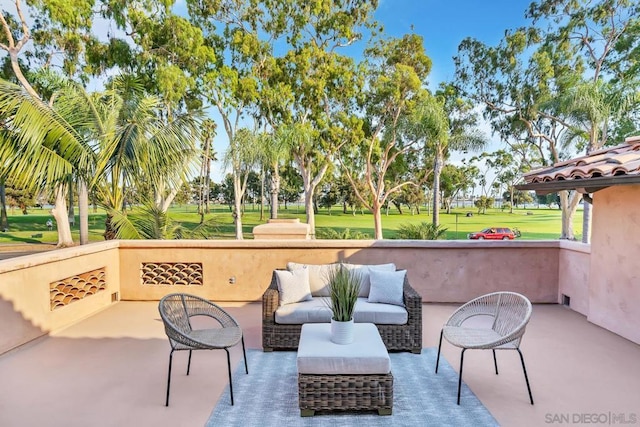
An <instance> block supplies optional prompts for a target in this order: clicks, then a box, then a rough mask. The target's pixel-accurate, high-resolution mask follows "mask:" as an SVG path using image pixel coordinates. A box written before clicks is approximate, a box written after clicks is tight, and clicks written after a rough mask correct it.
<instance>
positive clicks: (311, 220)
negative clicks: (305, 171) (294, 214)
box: [304, 184, 316, 239]
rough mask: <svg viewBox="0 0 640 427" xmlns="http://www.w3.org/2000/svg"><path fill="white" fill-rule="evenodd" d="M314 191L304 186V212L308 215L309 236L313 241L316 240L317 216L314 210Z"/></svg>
mask: <svg viewBox="0 0 640 427" xmlns="http://www.w3.org/2000/svg"><path fill="white" fill-rule="evenodd" d="M313 190H314V188H313V187H311V186H307V185H306V184H305V186H304V212H305V213H306V214H307V224H309V234H310V236H311V238H312V239H315V238H316V216H315V211H314V210H313Z"/></svg>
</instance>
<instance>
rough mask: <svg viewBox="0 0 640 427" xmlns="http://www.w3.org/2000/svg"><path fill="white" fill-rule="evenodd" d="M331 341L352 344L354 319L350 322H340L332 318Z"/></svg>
mask: <svg viewBox="0 0 640 427" xmlns="http://www.w3.org/2000/svg"><path fill="white" fill-rule="evenodd" d="M331 341H332V342H334V343H336V344H351V343H352V342H353V319H351V320H349V321H348V322H338V321H335V320H333V319H331Z"/></svg>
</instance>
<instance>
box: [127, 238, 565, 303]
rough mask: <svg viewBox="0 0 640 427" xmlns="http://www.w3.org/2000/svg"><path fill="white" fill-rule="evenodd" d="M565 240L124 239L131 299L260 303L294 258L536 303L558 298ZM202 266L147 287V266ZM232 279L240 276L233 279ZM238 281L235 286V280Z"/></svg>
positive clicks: (440, 296)
mask: <svg viewBox="0 0 640 427" xmlns="http://www.w3.org/2000/svg"><path fill="white" fill-rule="evenodd" d="M558 253H559V243H558V242H530V241H529V242H526V241H509V242H478V241H447V242H445V241H442V242H419V241H397V240H393V241H338V240H335V241H330V240H327V241H322V240H312V241H293V240H290V241H275V240H273V241H266V240H263V241H255V240H254V241H201V240H200V241H156V242H145V241H122V242H120V274H121V275H120V289H121V298H122V299H124V300H157V299H159V298H161V297H162V296H163V295H166V294H167V293H169V292H176V291H178V292H179V291H185V292H191V293H194V294H196V295H200V296H203V297H205V298H209V299H212V300H217V301H256V300H259V299H260V298H261V297H262V294H263V292H264V290H265V289H266V287H267V286H268V285H269V282H270V280H271V273H272V271H273V269H275V268H284V267H285V266H286V263H287V262H288V261H295V262H301V263H310V264H321V263H330V262H336V261H340V260H342V261H346V262H351V263H357V264H378V263H387V262H394V263H395V264H396V265H397V266H398V267H399V268H404V269H407V271H408V275H409V280H410V282H411V284H412V285H413V286H414V287H415V288H416V290H417V291H418V292H419V293H420V294H421V295H422V297H423V300H424V301H429V302H464V301H468V300H469V299H471V298H474V297H476V296H478V295H482V294H483V293H487V292H492V291H496V290H513V291H516V292H521V293H523V294H525V295H526V296H527V297H529V298H530V299H531V300H532V301H533V302H552V303H555V302H557V300H558ZM172 262H173V263H175V262H178V263H185V264H188V263H202V285H199V286H183V285H143V284H142V279H141V265H142V263H157V264H161V263H165V264H167V263H172ZM232 278H233V279H232ZM230 279H232V280H231V281H233V282H234V283H233V284H231V283H229V282H230Z"/></svg>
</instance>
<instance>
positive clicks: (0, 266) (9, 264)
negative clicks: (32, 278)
mask: <svg viewBox="0 0 640 427" xmlns="http://www.w3.org/2000/svg"><path fill="white" fill-rule="evenodd" d="M118 246H119V241H117V240H110V241H106V242H96V243H90V244H88V245H81V246H80V245H79V246H72V247H69V248H62V249H51V250H47V251H42V252H34V253H32V254H29V255H24V256H20V257H15V258H8V259H5V260H0V273H4V272H6V271H12V270H19V269H22V268H29V267H33V266H36V265H43V264H49V263H52V262H57V261H62V260H65V259H70V258H75V257H77V256H80V255H88V254H92V253H98V252H104V251H109V250H112V249H117V248H118Z"/></svg>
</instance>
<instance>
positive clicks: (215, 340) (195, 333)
mask: <svg viewBox="0 0 640 427" xmlns="http://www.w3.org/2000/svg"><path fill="white" fill-rule="evenodd" d="M187 337H188V338H191V339H193V340H194V341H196V342H198V343H202V344H203V346H202V347H203V348H210V349H222V348H227V347H233V346H234V345H236V344H238V343H239V342H240V340H241V339H242V330H241V329H240V328H239V327H237V326H228V327H226V328H212V329H194V330H192V331H191V332H190V333H189V334H188V335H187ZM190 348H193V347H192V346H186V345H184V344H180V343H176V346H175V349H176V350H189V349H190Z"/></svg>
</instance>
